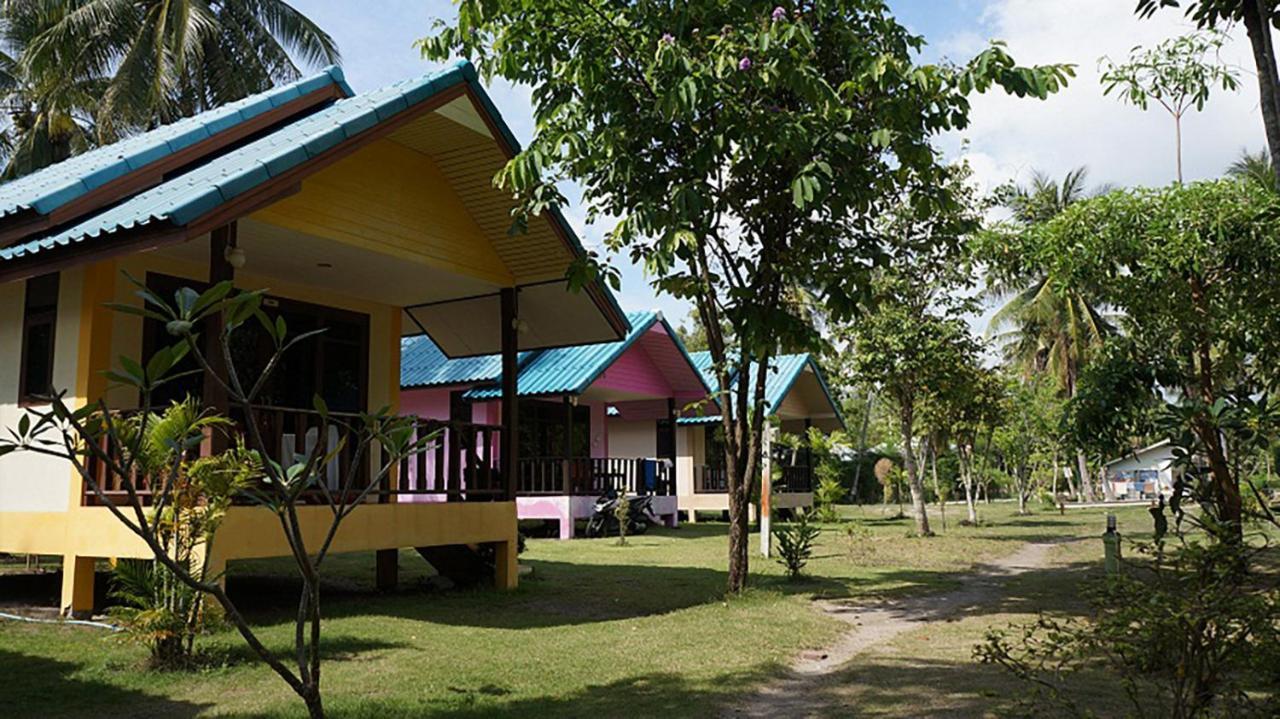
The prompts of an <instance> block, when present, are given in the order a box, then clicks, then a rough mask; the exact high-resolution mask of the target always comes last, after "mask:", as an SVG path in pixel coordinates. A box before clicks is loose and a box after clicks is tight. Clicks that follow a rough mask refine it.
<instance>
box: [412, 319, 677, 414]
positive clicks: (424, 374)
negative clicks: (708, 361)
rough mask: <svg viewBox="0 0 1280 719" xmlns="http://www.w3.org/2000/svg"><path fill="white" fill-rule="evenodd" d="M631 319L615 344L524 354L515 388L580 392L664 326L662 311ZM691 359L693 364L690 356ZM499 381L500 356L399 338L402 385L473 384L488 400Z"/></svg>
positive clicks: (530, 392)
mask: <svg viewBox="0 0 1280 719" xmlns="http://www.w3.org/2000/svg"><path fill="white" fill-rule="evenodd" d="M627 322H628V323H629V324H630V325H631V331H630V332H629V333H627V336H626V337H624V338H623V339H621V340H618V341H617V342H601V343H597V344H589V345H575V346H573V347H560V348H557V349H549V350H541V351H536V352H523V353H521V355H520V375H519V378H518V379H517V383H518V388H517V391H518V392H519V394H520V395H521V396H535V395H558V394H579V393H581V392H583V391H584V390H586V388H587V387H588V386H589V385H590V384H591V383H592V382H594V381H595V380H596V378H597V377H599V376H600V373H601V372H604V371H605V370H606V369H608V367H609V365H611V364H613V362H614V360H616V359H617V358H618V357H620V356H621V355H622V353H623V352H625V351H626V350H627V348H628V347H630V346H631V345H632V343H634V342H635V341H636V340H638V339H639V338H640V337H642V336H644V333H645V332H648V331H649V329H650V328H652V327H653V325H654V324H655V323H657V322H662V323H663V324H664V325H666V320H665V319H664V318H663V317H662V314H661V313H659V312H629V313H627ZM666 326H667V333H668V334H669V335H670V336H671V338H672V340H673V341H674V342H675V343H676V346H677V347H679V348H680V350H681V352H684V345H682V344H681V343H680V338H679V337H677V336H676V334H675V331H674V330H673V329H672V328H671V326H670V325H666ZM685 354H686V356H687V357H688V353H685ZM689 360H690V362H691V363H692V362H693V358H692V357H689ZM501 379H502V362H501V357H500V356H499V355H485V356H482V357H466V358H461V359H449V358H448V357H446V356H445V354H444V353H443V352H441V351H440V349H439V348H438V347H436V345H435V344H434V343H433V342H432V341H431V340H430V339H428V338H426V337H414V338H411V339H405V340H401V341H400V386H401V387H403V388H404V389H419V388H423V387H441V386H445V385H459V384H475V385H479V386H477V387H475V388H474V389H472V390H470V391H469V392H467V394H466V397H467V398H468V399H473V400H489V399H497V398H499V397H501V396H502V388H501V387H500V386H498V384H496V383H497V382H498V381H499V380H501Z"/></svg>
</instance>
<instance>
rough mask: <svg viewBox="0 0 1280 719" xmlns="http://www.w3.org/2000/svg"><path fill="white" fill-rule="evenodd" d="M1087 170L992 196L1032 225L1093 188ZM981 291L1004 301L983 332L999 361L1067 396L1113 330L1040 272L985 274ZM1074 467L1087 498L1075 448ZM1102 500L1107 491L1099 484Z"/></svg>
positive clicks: (1084, 300)
mask: <svg viewBox="0 0 1280 719" xmlns="http://www.w3.org/2000/svg"><path fill="white" fill-rule="evenodd" d="M1087 175H1088V170H1087V169H1086V168H1084V167H1079V168H1076V169H1074V170H1072V171H1070V172H1068V173H1067V174H1066V176H1065V177H1064V178H1063V180H1062V182H1061V183H1057V182H1054V181H1053V180H1051V179H1050V178H1049V177H1048V176H1047V175H1045V174H1044V173H1041V172H1035V173H1034V174H1033V175H1032V178H1031V184H1030V185H1029V186H1027V187H1023V186H1019V185H1015V184H1008V185H1005V186H1003V187H1002V188H1000V190H998V191H997V200H998V201H999V202H1000V203H1001V204H1003V205H1004V206H1005V207H1007V208H1008V209H1009V210H1010V211H1011V212H1012V213H1013V218H1014V220H1015V221H1017V222H1019V223H1021V224H1023V225H1033V224H1036V223H1040V222H1045V221H1048V220H1050V219H1052V218H1053V217H1054V216H1056V215H1058V214H1059V213H1061V212H1062V211H1063V210H1065V209H1066V208H1067V207H1069V206H1071V205H1072V204H1074V203H1076V202H1079V201H1080V200H1083V199H1086V198H1088V197H1090V196H1092V195H1095V194H1098V193H1099V192H1105V191H1106V190H1107V187H1106V186H1103V187H1102V188H1097V189H1093V190H1090V189H1088V188H1087V186H1086V182H1085V180H1086V177H1087ZM986 294H987V296H988V297H991V298H999V299H1003V300H1004V304H1003V306H1001V307H1000V309H999V310H997V311H996V313H995V315H993V316H992V318H991V321H990V324H989V326H988V329H987V332H988V334H989V335H993V336H994V337H995V339H996V343H997V344H998V345H999V346H1000V348H1001V350H1002V351H1003V353H1004V358H1005V361H1006V362H1008V363H1009V364H1010V365H1011V366H1013V367H1015V368H1017V369H1018V370H1020V371H1021V372H1022V373H1024V374H1026V375H1035V374H1046V375H1049V376H1051V377H1053V378H1054V380H1055V381H1056V382H1057V385H1058V389H1059V391H1060V392H1062V393H1063V394H1064V395H1065V396H1067V397H1068V398H1071V397H1074V396H1075V394H1076V386H1077V382H1078V380H1079V377H1080V370H1081V368H1082V367H1083V366H1084V365H1085V364H1086V363H1087V362H1088V361H1089V359H1090V356H1091V355H1092V354H1093V353H1094V352H1095V351H1096V350H1097V349H1098V348H1099V347H1101V346H1102V343H1103V341H1104V340H1105V339H1106V337H1107V336H1108V335H1110V334H1112V333H1114V332H1115V328H1114V326H1113V325H1112V324H1111V323H1110V322H1108V321H1107V319H1106V318H1105V317H1104V316H1103V314H1102V312H1101V311H1100V310H1099V309H1098V308H1097V306H1096V305H1095V303H1094V302H1093V301H1092V300H1091V298H1090V297H1089V296H1088V295H1087V294H1085V293H1084V292H1082V291H1080V290H1077V289H1075V288H1072V287H1060V286H1058V285H1057V284H1056V283H1054V282H1052V281H1051V278H1050V277H1049V276H1048V275H1046V274H1043V273H1040V274H1034V275H1024V276H1018V277H1012V278H1004V281H1001V280H1000V279H997V278H991V279H989V282H988V287H987V291H986ZM1076 470H1077V473H1078V474H1079V477H1080V484H1081V490H1082V492H1083V494H1084V495H1085V497H1086V499H1089V498H1091V495H1092V489H1091V486H1090V479H1089V468H1088V461H1087V459H1086V458H1085V456H1084V453H1083V452H1077V453H1076ZM1104 491H1105V492H1106V496H1107V498H1108V499H1110V498H1111V496H1112V494H1113V492H1112V490H1111V488H1110V487H1109V486H1107V485H1106V484H1105V483H1104Z"/></svg>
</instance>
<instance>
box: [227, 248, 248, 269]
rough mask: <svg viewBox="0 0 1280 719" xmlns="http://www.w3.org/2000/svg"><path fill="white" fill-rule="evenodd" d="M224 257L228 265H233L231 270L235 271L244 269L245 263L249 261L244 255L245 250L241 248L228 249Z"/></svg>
mask: <svg viewBox="0 0 1280 719" xmlns="http://www.w3.org/2000/svg"><path fill="white" fill-rule="evenodd" d="M222 256H223V258H224V259H225V260H226V261H227V264H228V265H231V268H232V269H235V270H239V269H244V263H245V261H246V260H247V259H248V258H247V257H246V256H245V254H244V250H242V249H240V248H239V247H228V248H227V249H226V250H224V251H223V253H222Z"/></svg>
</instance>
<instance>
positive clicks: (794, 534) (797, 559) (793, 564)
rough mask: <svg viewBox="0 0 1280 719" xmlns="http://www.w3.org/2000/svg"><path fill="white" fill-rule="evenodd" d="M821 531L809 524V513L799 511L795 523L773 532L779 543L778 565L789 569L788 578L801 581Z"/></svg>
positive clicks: (789, 523) (782, 526)
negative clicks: (802, 573)
mask: <svg viewBox="0 0 1280 719" xmlns="http://www.w3.org/2000/svg"><path fill="white" fill-rule="evenodd" d="M821 533H822V530H821V529H818V528H817V527H816V526H814V525H812V524H810V523H809V512H805V511H803V510H800V511H797V512H796V514H795V521H792V522H787V523H786V524H783V525H779V526H778V527H777V528H775V529H774V530H773V536H774V538H775V539H776V540H777V543H778V563H779V564H781V565H782V566H784V567H786V568H787V577H788V578H790V579H799V578H800V574H801V572H803V571H804V567H805V565H806V564H808V563H809V559H810V558H812V557H813V543H814V542H815V541H817V539H818V535H819V534H821Z"/></svg>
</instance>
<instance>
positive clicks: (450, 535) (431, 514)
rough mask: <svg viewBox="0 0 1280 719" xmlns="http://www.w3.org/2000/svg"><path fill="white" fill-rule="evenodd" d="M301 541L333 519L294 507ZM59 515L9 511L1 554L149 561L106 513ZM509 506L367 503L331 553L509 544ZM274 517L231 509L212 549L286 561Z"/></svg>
mask: <svg viewBox="0 0 1280 719" xmlns="http://www.w3.org/2000/svg"><path fill="white" fill-rule="evenodd" d="M298 513H299V517H300V519H301V521H302V523H303V527H304V535H303V536H304V539H305V541H306V542H307V543H308V546H310V547H318V546H319V544H320V543H321V541H322V537H323V533H324V532H325V531H327V529H328V526H329V520H330V518H331V517H332V515H331V513H330V511H329V509H328V508H327V507H319V506H315V507H300V508H299V509H298ZM73 515H74V517H75V521H66V520H67V518H68V516H69V515H68V514H67V513H65V512H12V513H5V514H4V515H3V519H2V520H0V551H6V552H17V553H31V554H63V555H68V554H74V555H78V556H86V557H138V558H149V557H150V556H151V554H150V552H149V551H148V550H147V547H146V545H145V544H143V543H142V541H141V540H140V539H138V538H137V537H136V536H134V535H133V534H132V533H131V532H130V531H129V530H128V529H127V528H126V527H125V526H124V525H123V524H122V523H121V522H120V521H119V520H118V519H116V518H115V517H114V516H113V515H112V514H111V513H110V510H109V509H107V508H106V507H79V508H77V509H76V511H75V512H74V513H73ZM515 539H516V505H515V503H514V502H465V503H454V504H444V503H440V504H431V503H405V504H371V505H368V506H366V507H360V508H359V509H357V510H356V511H355V512H353V513H352V514H351V515H350V516H349V517H348V518H347V519H346V520H345V521H344V522H343V525H342V528H341V529H340V530H339V532H338V535H337V538H336V539H335V541H334V545H333V551H335V552H354V551H365V550H371V549H391V548H396V547H426V546H434V545H441V544H477V543H482V542H508V541H510V542H514V541H515ZM288 553H289V549H288V547H287V545H286V544H285V542H284V537H283V535H282V534H281V532H280V523H279V521H278V520H276V518H275V516H274V515H273V514H271V513H270V512H269V511H267V510H265V509H261V508H258V507H233V508H232V509H231V510H230V511H229V512H228V513H227V517H226V520H225V521H224V523H223V525H222V527H221V528H220V529H219V530H218V535H217V538H216V540H215V543H214V555H215V556H216V557H218V558H220V559H222V560H234V559H246V558H251V557H280V556H287V555H288Z"/></svg>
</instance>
